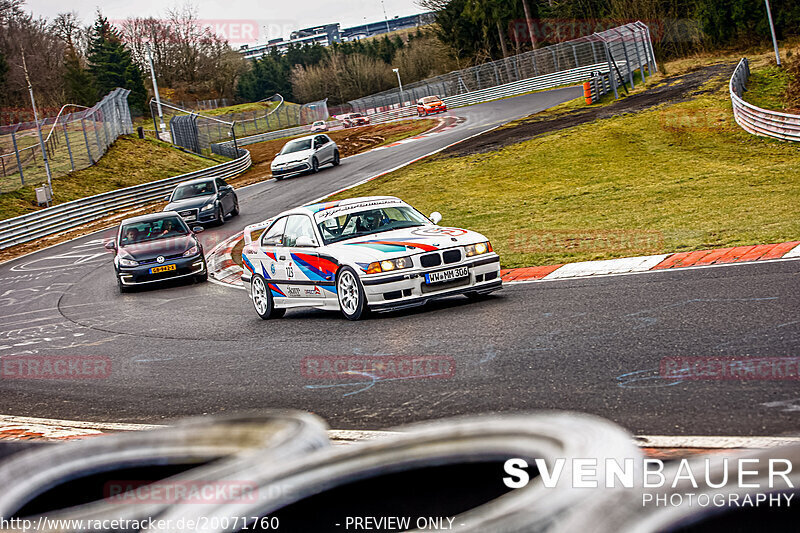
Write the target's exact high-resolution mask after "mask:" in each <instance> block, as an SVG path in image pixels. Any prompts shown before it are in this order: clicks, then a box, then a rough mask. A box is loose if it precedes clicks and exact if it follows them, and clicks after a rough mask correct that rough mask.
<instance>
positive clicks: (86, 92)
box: [64, 46, 97, 107]
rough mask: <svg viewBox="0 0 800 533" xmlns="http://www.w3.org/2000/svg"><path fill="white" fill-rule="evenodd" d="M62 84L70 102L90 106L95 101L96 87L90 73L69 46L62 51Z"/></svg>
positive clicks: (73, 49)
mask: <svg viewBox="0 0 800 533" xmlns="http://www.w3.org/2000/svg"><path fill="white" fill-rule="evenodd" d="M64 85H65V90H66V94H67V99H68V100H69V101H70V103H73V104H78V105H83V106H86V107H90V106H92V105H94V104H95V102H97V89H96V88H95V86H94V80H93V79H92V75H91V74H90V73H89V71H88V70H87V69H86V68H85V67H84V66H83V64H82V62H81V58H80V56H78V52H77V51H76V50H75V48H73V47H71V46H70V47H67V49H66V51H65V53H64Z"/></svg>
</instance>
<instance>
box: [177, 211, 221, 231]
mask: <svg viewBox="0 0 800 533" xmlns="http://www.w3.org/2000/svg"><path fill="white" fill-rule="evenodd" d="M178 214H179V215H180V216H181V218H182V219H183V221H184V222H186V224H188V225H189V226H190V227H191V225H192V224H205V223H208V222H216V221H217V210H216V209H210V210H208V211H200V210H199V209H183V210H181V211H178Z"/></svg>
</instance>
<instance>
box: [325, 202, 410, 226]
mask: <svg viewBox="0 0 800 533" xmlns="http://www.w3.org/2000/svg"><path fill="white" fill-rule="evenodd" d="M406 205H407V204H406V203H405V202H403V201H402V200H396V199H387V200H370V201H368V202H359V203H357V204H348V205H343V206H341V207H335V208H331V209H325V210H323V211H318V212H316V213H314V219H315V220H316V222H321V221H323V220H326V219H329V218H332V217H337V216H340V215H346V214H349V213H354V212H357V211H362V210H365V209H366V208H368V207H392V206H406Z"/></svg>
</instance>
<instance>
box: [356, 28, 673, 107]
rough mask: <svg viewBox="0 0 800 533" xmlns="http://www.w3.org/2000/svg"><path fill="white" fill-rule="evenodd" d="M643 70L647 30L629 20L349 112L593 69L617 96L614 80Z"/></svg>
mask: <svg viewBox="0 0 800 533" xmlns="http://www.w3.org/2000/svg"><path fill="white" fill-rule="evenodd" d="M644 68H646V69H647V71H648V73H650V74H652V73H654V72H655V71H656V69H657V68H658V67H657V64H656V59H655V55H654V53H653V43H652V39H651V36H650V30H649V28H648V27H647V25H646V24H644V23H643V22H635V23H631V24H625V25H623V26H618V27H616V28H611V29H609V30H606V31H603V32H598V33H593V34H592V35H587V36H585V37H580V38H578V39H573V40H571V41H566V42H563V43H558V44H554V45H552V46H548V47H545V48H539V49H536V50H532V51H529V52H525V53H522V54H519V55H515V56H510V57H506V58H504V59H499V60H497V61H492V62H488V63H483V64H481V65H476V66H474V67H469V68H466V69H462V70H457V71H454V72H450V73H448V74H443V75H441V76H436V77H434V78H428V79H425V80H422V81H419V82H416V83H411V84H408V85H403V91H402V93H401V92H400V89H399V88H397V89H391V90H388V91H383V92H381V93H376V94H373V95H371V96H366V97H363V98H358V99H356V100H351V101H350V102H349V104H350V107H351V109H352V110H353V111H359V112H361V113H365V114H368V115H371V114H373V113H381V112H385V111H389V110H391V109H396V108H400V107H405V106H408V105H413V104H414V103H415V102H416V101H417V100H419V99H420V98H422V97H424V96H431V95H437V96H439V97H442V98H449V97H454V96H458V95H462V94H467V93H472V92H476V91H484V92H492V91H491V90H490V89H492V88H500V87H503V86H506V85H509V84H513V83H518V82H521V81H524V80H534V79H535V78H538V77H544V76H552V75H553V74H557V73H564V72H572V71H575V72H581V71H584V72H586V73H587V74H586V76H585V79H586V80H588V79H590V73H591V72H594V71H597V72H604V73H607V74H609V80H610V83H611V88H610V89H611V91H612V92H614V94H615V96H618V89H619V84H620V80H624V81H623V83H626V84H630V85H631V86H635V79H634V72H635V71H636V70H640V69H644ZM531 85H533V84H531ZM487 90H488V91H487Z"/></svg>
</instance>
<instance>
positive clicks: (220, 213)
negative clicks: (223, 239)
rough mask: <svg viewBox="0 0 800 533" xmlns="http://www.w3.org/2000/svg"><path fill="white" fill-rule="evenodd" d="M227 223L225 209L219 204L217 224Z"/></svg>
mask: <svg viewBox="0 0 800 533" xmlns="http://www.w3.org/2000/svg"><path fill="white" fill-rule="evenodd" d="M223 224H225V211H223V210H222V206H221V205H218V206H217V226H222V225H223Z"/></svg>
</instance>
